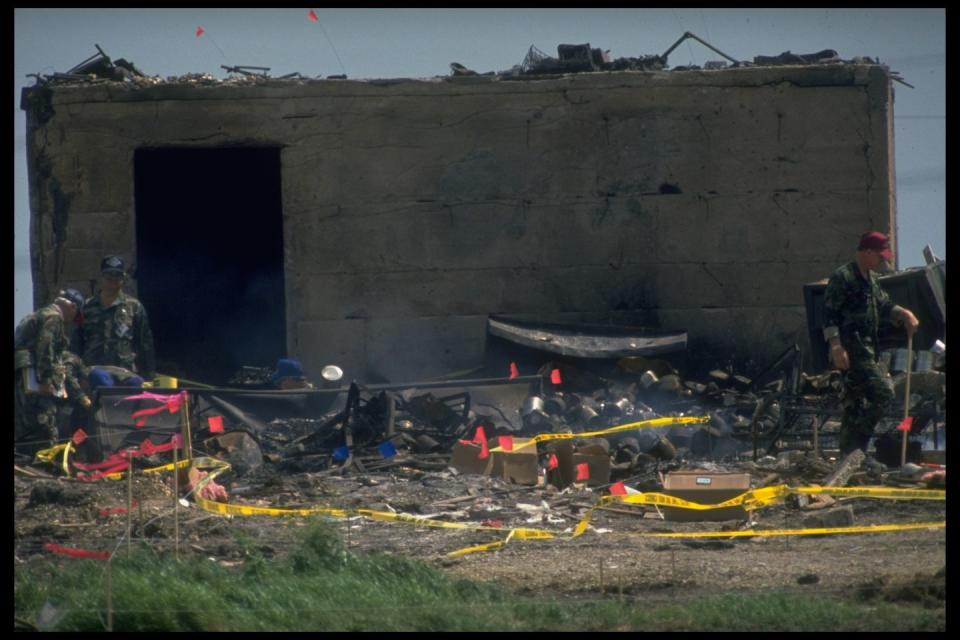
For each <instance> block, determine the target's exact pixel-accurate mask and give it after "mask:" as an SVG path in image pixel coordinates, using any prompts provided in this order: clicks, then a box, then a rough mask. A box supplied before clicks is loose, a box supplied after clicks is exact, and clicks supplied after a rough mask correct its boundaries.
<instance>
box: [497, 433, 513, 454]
mask: <svg viewBox="0 0 960 640" xmlns="http://www.w3.org/2000/svg"><path fill="white" fill-rule="evenodd" d="M497 441H498V442H499V443H500V448H501V449H503V450H504V451H513V436H498V437H497Z"/></svg>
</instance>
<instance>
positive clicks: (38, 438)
mask: <svg viewBox="0 0 960 640" xmlns="http://www.w3.org/2000/svg"><path fill="white" fill-rule="evenodd" d="M82 306H83V294H81V293H80V292H79V291H77V290H76V289H64V290H63V291H61V292H60V293H59V294H57V297H56V299H55V300H54V301H53V303H52V304H49V305H47V306H45V307H42V308H41V309H38V310H37V311H35V312H34V313H31V314H30V315H28V316H26V317H25V318H23V320H21V321H20V323H19V324H18V325H17V328H16V329H15V330H14V332H13V370H14V378H13V380H14V384H13V407H14V409H13V417H14V441H15V442H14V445H15V447H16V450H17V451H18V452H19V453H23V454H25V455H31V456H32V455H33V453H35V452H36V451H38V450H40V449H44V448H47V447H51V446H53V445H54V444H55V442H56V441H57V439H58V433H57V404H56V399H57V398H66V397H67V391H66V389H67V388H77V386H78V383H77V381H76V380H73V379H71V380H67V378H68V376H71V375H72V374H71V373H70V372H69V371H68V368H67V366H66V365H65V363H64V357H65V354H66V352H67V347H68V345H69V338H68V332H69V327H70V325H71V324H73V323H75V322H76V323H79V322H80V321H81V320H82V315H81V307H82ZM88 402H89V400H88Z"/></svg>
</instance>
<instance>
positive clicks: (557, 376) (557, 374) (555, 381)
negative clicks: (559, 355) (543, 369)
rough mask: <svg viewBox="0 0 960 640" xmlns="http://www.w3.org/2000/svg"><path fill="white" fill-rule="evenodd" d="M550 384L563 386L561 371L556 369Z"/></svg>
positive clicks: (552, 372)
mask: <svg viewBox="0 0 960 640" xmlns="http://www.w3.org/2000/svg"><path fill="white" fill-rule="evenodd" d="M550 382H552V383H553V384H561V382H562V380H561V379H560V369H554V370H553V371H551V372H550Z"/></svg>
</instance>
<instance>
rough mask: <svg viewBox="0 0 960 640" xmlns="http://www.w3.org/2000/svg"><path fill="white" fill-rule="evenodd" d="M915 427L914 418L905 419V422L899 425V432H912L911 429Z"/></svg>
mask: <svg viewBox="0 0 960 640" xmlns="http://www.w3.org/2000/svg"><path fill="white" fill-rule="evenodd" d="M912 426H913V416H910V417H908V418H904V419H903V421H902V422H901V423H900V424H898V425H897V431H910V427H912Z"/></svg>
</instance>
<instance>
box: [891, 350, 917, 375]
mask: <svg viewBox="0 0 960 640" xmlns="http://www.w3.org/2000/svg"><path fill="white" fill-rule="evenodd" d="M907 364H908V363H907V350H906V349H894V350H893V362H892V363H891V365H890V373H894V372H899V371H906V370H907ZM909 364H913V363H912V362H911V363H909Z"/></svg>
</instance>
